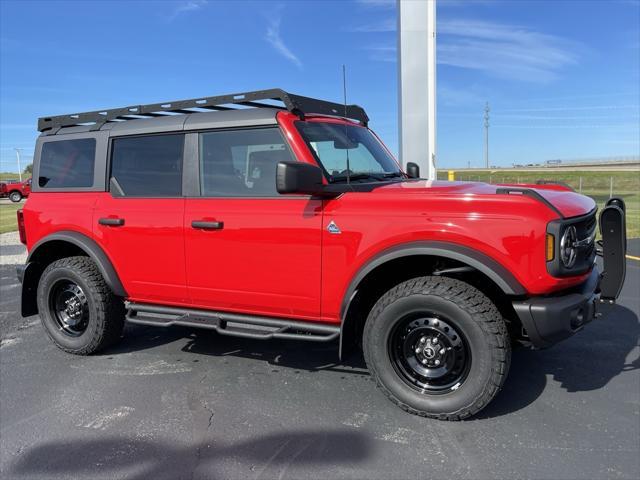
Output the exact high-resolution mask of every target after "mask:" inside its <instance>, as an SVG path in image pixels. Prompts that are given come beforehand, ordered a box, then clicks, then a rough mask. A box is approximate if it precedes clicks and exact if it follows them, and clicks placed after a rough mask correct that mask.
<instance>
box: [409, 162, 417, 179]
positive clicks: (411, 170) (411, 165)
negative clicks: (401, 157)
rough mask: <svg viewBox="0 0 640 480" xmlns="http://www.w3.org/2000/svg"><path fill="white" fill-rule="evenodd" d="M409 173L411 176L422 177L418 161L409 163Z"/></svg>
mask: <svg viewBox="0 0 640 480" xmlns="http://www.w3.org/2000/svg"><path fill="white" fill-rule="evenodd" d="M407 175H409V178H420V167H419V166H418V164H417V163H413V162H409V163H407Z"/></svg>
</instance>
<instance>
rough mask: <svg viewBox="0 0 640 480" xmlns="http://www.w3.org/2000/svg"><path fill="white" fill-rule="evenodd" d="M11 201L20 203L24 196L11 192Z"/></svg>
mask: <svg viewBox="0 0 640 480" xmlns="http://www.w3.org/2000/svg"><path fill="white" fill-rule="evenodd" d="M9 200H11V201H12V202H13V203H18V202H19V201H20V200H22V194H21V193H20V192H11V193H10V194H9Z"/></svg>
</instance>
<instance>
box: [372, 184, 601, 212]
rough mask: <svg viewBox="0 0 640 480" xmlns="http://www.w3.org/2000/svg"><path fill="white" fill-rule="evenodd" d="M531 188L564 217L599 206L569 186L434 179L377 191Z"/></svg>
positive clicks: (479, 191) (463, 191)
mask: <svg viewBox="0 0 640 480" xmlns="http://www.w3.org/2000/svg"><path fill="white" fill-rule="evenodd" d="M506 187H510V188H514V189H530V190H534V191H535V192H537V193H538V194H539V195H540V196H541V197H542V198H544V200H546V201H547V202H549V203H550V204H551V205H553V207H554V208H556V209H557V210H558V211H559V212H560V213H561V214H562V216H563V217H565V218H569V217H577V216H579V215H584V214H586V213H589V212H590V211H592V210H593V209H594V208H595V207H596V203H595V202H594V201H593V200H592V199H591V198H589V197H586V196H584V195H580V194H579V193H576V192H574V191H572V190H570V189H569V188H567V187H564V186H562V185H556V184H547V185H530V184H500V185H493V184H488V183H482V182H446V181H438V180H434V181H430V180H412V181H407V182H397V183H391V184H388V185H385V186H383V187H380V188H376V189H375V190H374V192H376V193H379V194H382V195H384V194H399V193H402V194H407V195H417V194H421V195H499V194H498V193H497V190H498V189H501V188H506Z"/></svg>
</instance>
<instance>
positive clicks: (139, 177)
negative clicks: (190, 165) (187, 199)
mask: <svg viewBox="0 0 640 480" xmlns="http://www.w3.org/2000/svg"><path fill="white" fill-rule="evenodd" d="M183 148H184V135H181V134H178V135H176V134H172V135H150V136H147V137H131V138H117V139H115V140H114V141H113V145H112V154H111V178H112V179H115V180H116V182H117V185H118V187H119V190H121V191H120V192H118V193H119V194H121V195H124V196H127V197H179V196H181V195H182V151H183ZM112 190H113V188H112ZM112 193H113V192H112Z"/></svg>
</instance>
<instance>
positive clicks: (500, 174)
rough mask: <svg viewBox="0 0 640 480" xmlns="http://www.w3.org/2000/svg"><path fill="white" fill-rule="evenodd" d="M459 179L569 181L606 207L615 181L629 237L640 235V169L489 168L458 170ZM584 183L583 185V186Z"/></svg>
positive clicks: (444, 174) (442, 173)
mask: <svg viewBox="0 0 640 480" xmlns="http://www.w3.org/2000/svg"><path fill="white" fill-rule="evenodd" d="M438 178H439V179H440V180H446V179H447V171H446V170H440V171H438ZM456 180H465V181H467V180H469V181H480V182H490V183H535V182H536V180H556V181H562V182H566V183H568V184H569V185H571V187H573V188H574V189H575V190H576V191H578V192H581V193H582V194H584V195H588V196H590V197H591V198H593V199H594V200H595V201H596V203H597V204H598V208H599V209H600V208H602V207H603V206H604V204H605V202H606V201H607V200H608V199H609V194H610V189H611V182H612V181H613V196H615V197H621V198H622V199H623V200H624V201H625V203H626V205H627V237H628V238H638V237H640V172H638V171H635V172H634V171H631V172H621V171H610V172H606V171H565V172H557V171H553V170H545V171H543V172H541V171H536V172H531V171H529V172H527V171H518V170H506V169H505V170H492V171H491V170H485V171H472V172H469V173H467V172H464V171H460V172H456ZM580 185H582V188H580Z"/></svg>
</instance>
